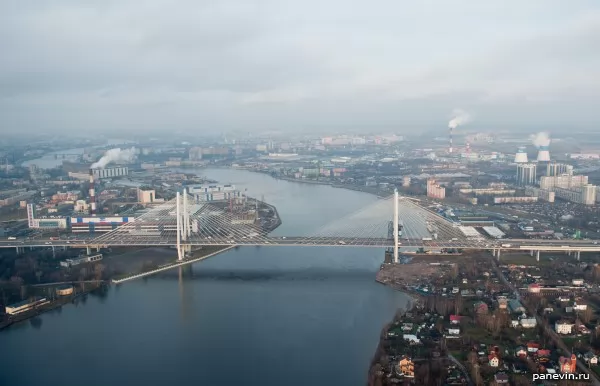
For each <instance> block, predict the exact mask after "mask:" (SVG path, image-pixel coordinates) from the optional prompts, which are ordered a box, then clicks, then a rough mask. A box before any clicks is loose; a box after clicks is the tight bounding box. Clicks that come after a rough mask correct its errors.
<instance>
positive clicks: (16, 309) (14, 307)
mask: <svg viewBox="0 0 600 386" xmlns="http://www.w3.org/2000/svg"><path fill="white" fill-rule="evenodd" d="M47 303H49V302H48V300H47V299H46V298H41V297H38V296H36V297H34V298H32V299H27V300H23V301H22V302H19V303H14V304H11V305H8V306H6V307H5V309H6V313H7V314H9V315H16V314H20V313H22V312H26V311H30V310H32V309H34V308H35V307H39V306H43V305H44V304H47Z"/></svg>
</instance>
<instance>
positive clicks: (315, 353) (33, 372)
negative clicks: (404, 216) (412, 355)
mask: <svg viewBox="0 0 600 386" xmlns="http://www.w3.org/2000/svg"><path fill="white" fill-rule="evenodd" d="M199 173H200V174H201V175H204V176H206V177H208V178H211V179H214V180H218V181H220V182H223V183H227V182H231V183H233V184H235V185H237V186H238V187H240V188H242V189H244V188H247V189H248V194H249V195H251V196H254V197H261V196H263V195H264V198H265V201H267V202H270V203H272V204H274V205H275V206H276V207H277V209H278V211H279V214H280V216H281V218H282V220H283V224H282V225H281V227H280V228H279V229H277V230H276V231H275V232H274V233H275V234H277V235H302V234H309V233H310V232H311V231H313V230H314V228H315V227H320V226H322V225H325V224H327V223H329V222H331V221H333V220H335V219H337V218H339V217H340V216H343V215H345V214H349V213H353V212H355V211H356V210H357V209H358V208H360V207H362V206H365V205H368V204H369V203H372V202H373V201H375V200H376V198H375V197H374V196H371V195H369V194H366V193H361V192H355V191H349V190H344V189H336V188H332V187H330V186H324V185H309V184H299V183H294V182H287V181H280V180H276V179H273V178H271V177H269V176H267V175H262V174H256V173H252V172H248V171H240V170H228V169H204V170H201V171H200V172H199ZM382 260H383V250H382V249H375V248H372V249H369V248H335V247H333V248H331V247H330V248H317V247H260V248H257V247H242V248H239V249H237V250H231V251H229V252H227V253H224V254H221V255H217V256H215V257H212V258H210V259H208V260H206V261H204V262H201V263H196V264H194V265H193V266H189V267H187V268H186V269H183V270H181V271H177V270H173V271H168V272H165V273H163V274H161V275H158V276H153V277H150V278H147V279H145V280H138V281H131V282H128V283H125V284H123V285H120V286H117V287H111V288H110V289H109V290H108V292H107V293H106V294H105V295H104V296H102V297H99V296H89V297H88V298H87V301H86V302H85V303H80V304H78V305H77V306H75V305H68V306H65V307H63V308H62V310H60V312H53V313H48V314H44V315H42V316H41V317H40V318H38V319H37V320H35V323H34V322H32V321H28V322H25V323H21V324H20V325H17V326H14V327H11V328H9V329H7V330H4V331H0V344H1V347H2V349H1V350H0V364H1V368H2V370H0V384H1V385H7V386H8V385H10V386H12V385H18V386H29V385H31V386H38V385H45V386H53V385H57V386H71V385H73V386H80V385H82V384H85V385H86V386H95V385H99V386H100V385H102V386H105V385H132V386H135V385H140V386H153V385H169V386H170V385H177V386H187V385H190V386H191V385H194V386H197V385H202V386H229V385H231V386H234V385H257V386H258V385H260V386H280V385H291V386H308V385H311V386H312V385H316V386H318V385H340V386H353V385H357V386H358V385H365V384H366V377H367V371H368V368H369V362H370V359H371V357H372V355H373V353H374V351H375V348H376V346H377V344H378V339H379V334H380V331H381V328H382V326H383V325H384V324H386V323H387V322H389V321H390V320H391V318H392V317H393V315H394V313H395V311H396V309H397V307H402V306H405V304H406V302H407V300H408V297H407V296H406V295H405V294H403V293H400V292H396V291H393V290H391V289H390V288H387V287H384V286H382V285H380V284H377V283H376V282H375V281H374V277H375V273H376V272H377V270H378V268H379V265H380V264H381V262H382Z"/></svg>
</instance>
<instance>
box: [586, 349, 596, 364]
mask: <svg viewBox="0 0 600 386" xmlns="http://www.w3.org/2000/svg"><path fill="white" fill-rule="evenodd" d="M583 360H584V361H585V363H587V364H588V366H596V365H597V364H598V356H597V355H596V354H594V353H593V352H592V351H588V352H586V353H585V354H583Z"/></svg>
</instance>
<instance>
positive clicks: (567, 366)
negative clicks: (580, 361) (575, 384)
mask: <svg viewBox="0 0 600 386" xmlns="http://www.w3.org/2000/svg"><path fill="white" fill-rule="evenodd" d="M558 364H559V366H560V372H561V373H563V374H569V373H574V372H575V371H577V357H576V356H575V354H571V358H567V357H560V358H559V359H558Z"/></svg>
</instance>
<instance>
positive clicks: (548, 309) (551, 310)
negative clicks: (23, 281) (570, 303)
mask: <svg viewBox="0 0 600 386" xmlns="http://www.w3.org/2000/svg"><path fill="white" fill-rule="evenodd" d="M553 312H554V308H552V307H546V308H544V313H546V314H551V313H553Z"/></svg>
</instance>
